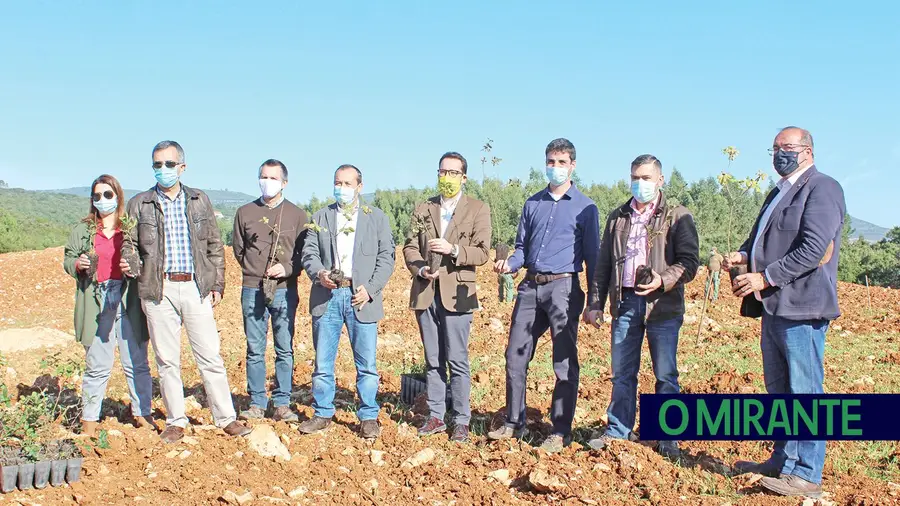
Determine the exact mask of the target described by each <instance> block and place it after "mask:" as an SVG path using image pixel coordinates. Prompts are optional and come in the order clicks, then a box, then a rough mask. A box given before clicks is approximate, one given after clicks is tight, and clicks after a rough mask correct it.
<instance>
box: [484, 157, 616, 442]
mask: <svg viewBox="0 0 900 506" xmlns="http://www.w3.org/2000/svg"><path fill="white" fill-rule="evenodd" d="M544 155H545V158H546V167H547V168H546V175H547V179H549V180H550V184H549V185H548V186H547V188H544V189H543V190H541V191H539V192H538V193H536V194H534V195H532V196H531V197H530V198H529V199H528V200H527V201H525V205H524V207H523V209H522V216H521V218H520V219H519V229H518V232H517V233H516V249H515V252H514V253H513V254H512V256H510V257H509V259H498V260H497V262H496V263H495V264H494V270H495V271H496V272H498V273H510V272H516V271H518V270H519V269H521V268H522V267H525V268H526V270H527V272H526V274H525V279H524V280H523V281H522V282H521V283H519V289H518V295H517V297H516V303H515V306H514V307H513V314H512V323H511V325H510V329H509V344H508V345H507V348H506V421H505V422H504V424H503V425H502V426H501V427H498V428H497V429H496V430H493V431H491V432H489V433H488V438H489V439H492V440H501V439H510V438H521V437H522V435H523V434H524V433H525V423H526V419H525V405H526V404H525V384H526V376H527V373H528V364H529V363H530V362H531V359H532V358H533V357H534V352H535V346H537V341H538V339H539V338H540V337H541V336H542V335H543V334H544V333H545V332H546V331H547V329H550V337H551V339H552V341H553V371H554V373H555V374H556V386H555V387H554V389H553V403H552V406H551V409H550V419H551V421H552V422H553V432H552V433H551V434H550V436H549V437H548V438H547V439H546V440H545V441H544V443H543V444H542V445H541V448H543V449H544V450H545V451H546V452H548V453H555V452H559V451H562V449H563V448H564V447H565V446H568V445H569V444H570V443H571V441H572V421H573V419H574V417H575V402H576V400H577V399H578V380H579V367H578V347H577V337H578V321H579V319H580V318H581V317H582V316H586V313H585V314H584V315H582V310H583V309H584V291H583V290H582V289H581V285H580V283H579V281H578V273H579V272H581V271H582V270H587V277H588V279H591V278H592V277H593V275H594V268H595V266H596V265H597V255H598V252H599V248H600V244H599V243H600V219H599V216H598V211H597V205H596V204H594V202H593V201H592V200H591V199H590V198H589V197H588V196H586V195H585V194H583V193H581V192H580V191H579V190H578V188H576V187H575V185H574V184H572V172H573V171H574V170H575V146H573V145H572V143H571V142H569V141H568V140H566V139H556V140H554V141H552V142H550V144H549V145H548V146H547V148H546V150H545V151H544Z"/></svg>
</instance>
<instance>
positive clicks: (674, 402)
mask: <svg viewBox="0 0 900 506" xmlns="http://www.w3.org/2000/svg"><path fill="white" fill-rule="evenodd" d="M671 406H675V407H677V408H678V409H680V410H681V425H679V426H678V428H677V429H672V427H670V426H669V424H668V423H666V411H667V410H668V409H669V407H671ZM688 418H689V417H688V409H687V406H685V405H684V403H683V402H681V401H679V400H678V399H669V400H667V401H666V402H664V403H663V404H662V406H660V408H659V427H660V428H661V429H662V430H663V432H665V433H666V434H668V435H670V436H677V435H679V434H681V433H682V432H684V429H686V428H687V426H688V421H689V420H688Z"/></svg>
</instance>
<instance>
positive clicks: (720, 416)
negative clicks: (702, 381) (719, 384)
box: [697, 399, 731, 436]
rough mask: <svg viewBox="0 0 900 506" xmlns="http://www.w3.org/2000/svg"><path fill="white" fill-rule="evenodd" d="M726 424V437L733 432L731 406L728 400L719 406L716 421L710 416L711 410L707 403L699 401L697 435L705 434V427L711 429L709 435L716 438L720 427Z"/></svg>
mask: <svg viewBox="0 0 900 506" xmlns="http://www.w3.org/2000/svg"><path fill="white" fill-rule="evenodd" d="M723 420H724V422H725V435H726V436H728V435H730V434H729V432H731V427H730V425H731V405H730V404H729V402H728V401H727V400H726V401H724V402H722V403H721V404H719V411H718V412H717V413H716V420H715V421H713V420H712V417H711V416H710V414H709V408H707V407H706V401H704V400H703V399H700V400H699V401H697V435H698V436H699V435H701V434H703V428H704V426H705V427H706V428H708V429H709V435H710V436H715V435H718V433H719V426H720V425H722V422H723Z"/></svg>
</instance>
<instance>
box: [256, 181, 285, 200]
mask: <svg viewBox="0 0 900 506" xmlns="http://www.w3.org/2000/svg"><path fill="white" fill-rule="evenodd" d="M282 189H284V184H283V183H282V182H281V181H279V180H277V179H260V180H259V191H260V193H262V196H263V198H267V199H270V198H272V197H274V196H275V195H278V193H279V192H280V191H281V190H282Z"/></svg>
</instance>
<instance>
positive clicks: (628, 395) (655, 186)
mask: <svg viewBox="0 0 900 506" xmlns="http://www.w3.org/2000/svg"><path fill="white" fill-rule="evenodd" d="M664 182H665V179H664V176H663V173H662V164H661V163H660V161H659V160H658V159H657V158H656V157H655V156H653V155H641V156H639V157H637V158H635V159H634V161H633V162H631V196H632V198H630V199H629V200H628V202H626V203H625V204H623V205H622V206H620V207H618V208H616V209H614V210H613V211H612V212H611V213H610V214H609V217H607V219H606V228H605V229H604V231H603V239H602V240H601V241H600V258H599V260H598V261H597V271H596V274H595V276H594V278H593V279H592V280H591V282H590V284H589V287H588V302H589V312H588V315H587V320H588V322H589V323H591V324H592V325H594V326H595V327H597V328H600V326H601V325H602V324H603V311H604V308H605V307H606V300H607V298H608V299H609V312H610V316H612V319H613V320H612V344H611V350H612V360H611V361H612V374H613V378H612V384H613V389H612V400H611V402H610V403H609V407H608V408H607V416H608V418H609V425H608V427H607V429H606V432H605V434H603V435H602V436H601V437H599V438H597V439H593V440H591V441H590V442H589V443H588V444H589V445H590V446H591V448H594V449H598V450H599V449H602V448H604V447H605V446H606V445H607V443H608V442H609V441H610V440H612V439H628V438H629V437H632V430H633V429H634V423H635V411H636V409H637V384H638V370H639V369H640V366H641V344H642V343H643V341H644V334H645V333H646V334H647V342H648V344H649V345H650V361H651V363H652V364H653V373H654V374H655V375H656V393H658V394H677V393H678V392H679V387H678V365H677V361H676V355H677V349H678V332H679V331H680V330H681V324H682V323H683V321H684V310H685V307H684V285H685V284H686V283H689V282H690V281H691V280H692V279H694V276H695V275H696V274H697V269H698V267H699V266H700V241H699V238H698V236H697V228H696V227H695V226H694V219H693V216H692V215H691V213H690V211H688V210H687V208H685V207H683V206H680V205H677V204H674V203H670V202H668V201H667V200H666V196H665V195H664V194H663V192H662V190H661V188H662V186H663V183H664ZM657 451H658V452H659V453H660V454H661V455H663V456H664V457H667V458H669V459H677V458H678V457H679V456H680V454H681V452H680V450H679V449H678V444H677V443H676V442H675V441H660V442H659V446H658V447H657Z"/></svg>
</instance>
